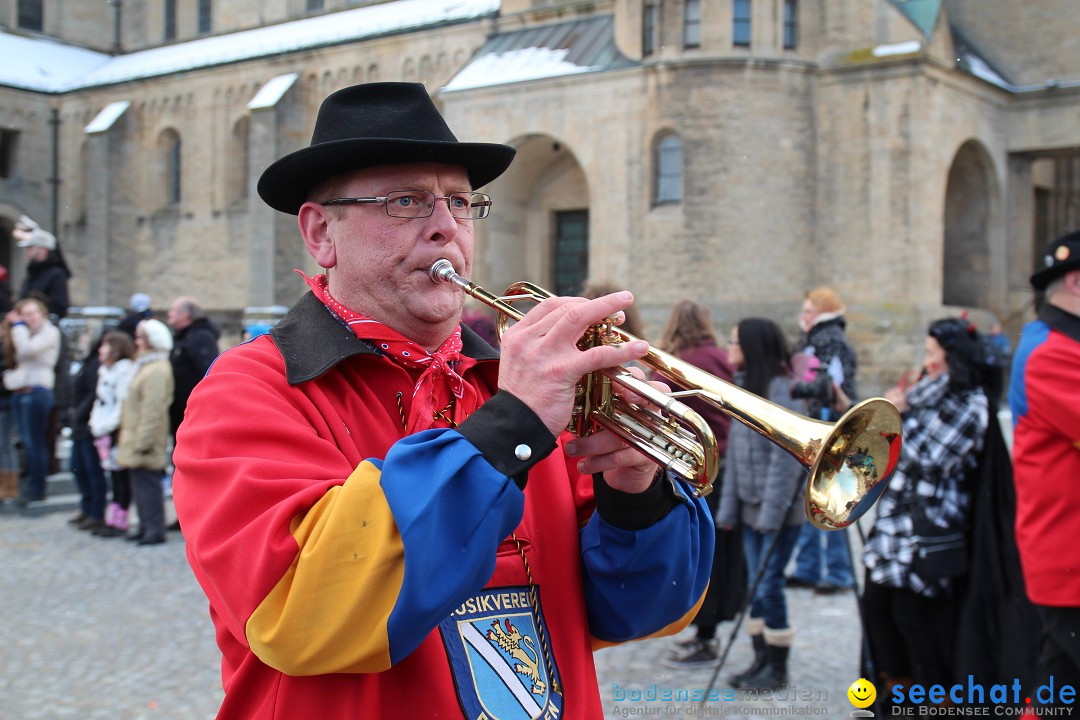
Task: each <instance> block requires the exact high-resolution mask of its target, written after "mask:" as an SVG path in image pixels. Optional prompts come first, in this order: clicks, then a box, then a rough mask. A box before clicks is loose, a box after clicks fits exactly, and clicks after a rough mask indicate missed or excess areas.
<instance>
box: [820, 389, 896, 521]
mask: <svg viewBox="0 0 1080 720" xmlns="http://www.w3.org/2000/svg"><path fill="white" fill-rule="evenodd" d="M899 457H900V417H899V413H898V412H897V410H896V407H895V406H894V405H893V404H892V403H890V402H889V401H888V400H885V399H883V398H871V399H870V400H865V401H863V402H861V403H859V404H858V405H856V406H855V407H853V408H851V409H850V410H848V412H847V413H845V414H844V416H843V417H842V418H840V420H839V421H838V422H837V423H836V424H835V425H834V426H833V427H832V430H831V431H830V432H829V433H828V434H827V435H826V436H825V437H824V439H823V440H822V442H821V449H820V451H819V452H817V457H816V459H815V460H814V461H813V464H812V465H811V467H810V477H809V479H808V480H807V483H806V493H805V497H804V506H805V507H804V509H805V511H806V517H807V519H808V520H809V521H810V522H811V523H812V524H813V525H814V526H816V527H819V528H821V529H822V530H838V529H840V528H844V527H847V526H848V525H850V524H852V523H853V522H855V521H856V520H858V519H859V518H860V517H862V516H863V515H865V514H866V512H867V511H868V510H869V509H870V508H871V507H873V505H874V503H876V502H877V500H878V498H879V497H881V493H882V492H884V490H885V488H886V487H887V485H888V479H889V476H890V475H891V474H892V471H893V469H894V468H895V467H896V461H897V459H898V458H899Z"/></svg>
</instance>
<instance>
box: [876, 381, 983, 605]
mask: <svg viewBox="0 0 1080 720" xmlns="http://www.w3.org/2000/svg"><path fill="white" fill-rule="evenodd" d="M907 399H908V403H909V405H910V406H911V408H910V409H909V410H908V411H907V412H906V413H904V430H903V432H904V441H903V446H902V448H901V452H900V460H899V461H898V463H897V467H896V472H895V473H894V474H893V477H892V480H890V481H889V487H888V488H887V489H886V490H885V492H884V493H883V494H882V496H881V500H879V501H878V505H877V513H878V514H877V520H876V521H875V523H874V527H873V529H872V530H871V531H870V537H869V539H868V540H867V544H866V550H865V552H864V554H863V562H864V563H865V564H866V567H867V568H868V571H869V577H870V579H871V580H872V581H873V582H876V583H878V584H879V585H885V586H888V587H896V588H900V587H906V588H908V589H910V590H913V591H915V592H917V593H919V594H921V595H925V596H927V597H941V596H943V595H945V594H947V593H948V591H949V581H948V580H937V581H932V582H931V581H927V580H924V579H923V578H921V577H919V576H918V575H917V574H916V573H915V572H913V571H912V569H911V561H912V556H913V555H914V550H915V547H914V539H913V536H914V527H913V523H912V516H911V508H912V507H913V505H912V503H914V502H919V503H921V505H922V512H923V514H924V515H925V516H926V518H927V519H928V520H930V521H931V522H933V523H934V524H935V525H939V526H941V527H945V528H962V527H964V525H965V523H966V521H967V513H968V507H969V506H970V505H971V496H972V494H973V491H974V488H971V487H968V484H967V480H966V478H967V476H968V473H969V471H970V470H972V469H973V468H974V467H975V465H976V463H977V461H978V455H979V451H980V450H982V445H983V438H984V436H985V435H986V427H987V423H988V422H989V409H988V404H987V399H986V395H985V393H983V391H982V389H979V388H976V389H973V390H965V391H962V392H959V393H957V392H952V391H950V390H949V376H948V375H942V376H941V377H939V378H937V379H936V380H931V379H930V378H929V377H926V378H923V379H922V380H920V381H919V382H918V383H916V384H915V386H914V387H912V388H911V390H910V391H909V392H908V396H907ZM913 484H914V487H912V485H913ZM912 491H914V492H912Z"/></svg>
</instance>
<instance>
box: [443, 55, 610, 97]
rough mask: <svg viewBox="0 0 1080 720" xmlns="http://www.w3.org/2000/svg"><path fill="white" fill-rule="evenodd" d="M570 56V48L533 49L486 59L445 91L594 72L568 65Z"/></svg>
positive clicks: (469, 68) (479, 60) (474, 65)
mask: <svg viewBox="0 0 1080 720" xmlns="http://www.w3.org/2000/svg"><path fill="white" fill-rule="evenodd" d="M568 54H570V51H569V50H568V49H566V48H563V49H560V50H553V49H551V48H541V47H531V48H521V49H520V50H510V51H509V52H504V53H491V54H490V55H484V56H482V57H479V58H477V59H476V60H475V61H473V62H471V63H469V65H468V66H467V67H465V68H464V69H463V70H462V71H461V72H460V73H458V74H457V75H456V76H454V79H453V80H451V81H450V82H449V83H448V84H447V85H446V86H445V87H443V90H446V91H453V90H465V89H467V88H475V87H487V86H490V85H505V84H506V83H512V82H522V81H524V80H539V79H540V78H548V77H557V76H560V75H573V74H574V73H583V72H588V71H589V70H591V69H592V68H589V67H582V66H580V65H575V64H573V63H569V62H566V56H567V55H568Z"/></svg>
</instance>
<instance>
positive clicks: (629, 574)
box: [173, 295, 713, 720]
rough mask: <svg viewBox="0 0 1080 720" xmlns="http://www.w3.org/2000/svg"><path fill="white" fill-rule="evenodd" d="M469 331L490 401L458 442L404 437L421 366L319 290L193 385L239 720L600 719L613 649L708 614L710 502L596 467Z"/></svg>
mask: <svg viewBox="0 0 1080 720" xmlns="http://www.w3.org/2000/svg"><path fill="white" fill-rule="evenodd" d="M463 334H464V339H465V350H464V352H465V353H466V354H468V355H470V356H472V357H476V358H477V360H478V362H477V364H476V365H475V366H474V367H473V368H472V369H471V370H470V371H468V372H466V374H465V380H466V382H469V383H471V384H472V385H473V386H474V387H475V388H476V389H477V390H478V391H479V392H480V394H481V397H483V398H484V399H485V400H486V402H484V404H483V405H482V406H481V407H480V408H479V409H478V410H477V411H476V412H474V413H473V414H472V415H471V416H470V417H469V418H468V419H467V420H466V421H464V422H463V423H462V424H461V425H460V426H459V427H458V428H457V429H455V430H450V429H433V430H427V431H424V432H420V433H417V434H414V435H408V436H406V435H405V433H404V430H403V428H402V421H401V417H402V412H404V415H405V416H406V417H407V416H408V410H409V408H408V402H409V399H410V398H411V396H412V388H413V384H414V382H415V379H416V377H415V375H412V374H410V371H407V370H406V369H404V368H402V367H400V366H398V365H396V364H395V363H394V362H392V361H391V360H389V359H388V358H386V357H383V356H382V355H380V354H378V353H377V352H375V351H374V349H373V348H372V347H371V346H370V345H368V344H367V343H365V342H363V341H361V340H358V339H357V338H356V337H355V336H353V334H352V332H351V331H350V330H349V329H347V328H346V327H345V326H344V325H342V324H341V323H340V322H339V321H338V320H337V319H336V318H335V317H334V316H332V315H331V314H330V313H329V312H328V311H327V310H326V309H325V308H324V307H323V305H322V304H321V303H320V302H319V301H318V300H317V299H315V298H314V296H311V295H306V296H305V297H304V298H303V299H302V300H301V301H300V302H299V303H298V304H297V306H296V307H294V308H293V310H291V311H290V313H289V314H288V315H287V316H286V317H285V318H284V319H283V320H282V322H281V323H279V325H278V326H277V327H276V328H275V329H274V331H273V332H272V333H271V334H270V335H264V336H261V337H259V338H256V339H255V340H252V341H251V342H249V343H246V344H244V345H241V346H238V347H236V348H233V349H232V350H229V351H227V352H226V353H224V354H223V355H222V356H221V357H219V358H218V360H217V361H216V362H215V364H214V366H213V367H212V368H211V370H210V372H209V373H208V374H207V377H206V378H205V379H204V380H203V381H201V382H200V383H199V384H198V386H197V387H196V389H195V391H194V393H193V394H192V396H191V399H190V401H189V403H188V407H187V413H186V415H185V418H184V421H183V423H182V425H181V426H180V430H179V432H178V436H177V445H176V450H175V453H174V463H175V466H176V473H175V475H174V479H173V483H174V485H173V487H174V500H175V502H176V508H177V513H178V516H179V518H180V521H181V524H182V526H183V528H184V537H185V540H186V542H187V553H188V558H189V561H190V563H191V566H192V569H193V570H194V572H195V576H196V577H197V579H198V581H199V583H200V584H201V585H202V587H203V590H204V591H205V592H206V594H207V596H208V598H209V600H210V613H211V616H212V618H213V621H214V624H215V626H216V629H217V640H218V645H219V646H220V648H221V650H222V654H223V662H222V679H223V684H224V688H225V701H224V703H223V705H222V708H221V711H220V714H219V718H230V719H232V718H256V717H257V718H270V717H273V718H319V720H333V719H335V718H388V717H403V718H404V717H407V718H469V719H470V720H472V719H473V718H477V717H488V718H530V717H544V718H595V717H598V716H600V715H601V714H602V713H603V710H602V705H601V702H600V696H599V692H598V687H597V681H596V673H595V668H594V666H593V661H592V650H593V649H594V648H595V647H598V646H600V645H602V644H604V643H612V642H621V641H625V640H628V639H632V638H637V637H642V636H645V635H649V634H652V633H659V632H664V631H668V632H671V631H674V630H677V629H678V628H679V627H681V626H682V625H684V624H685V623H686V622H688V621H689V619H690V618H691V617H692V616H693V612H694V608H695V606H696V604H697V603H698V602H699V601H700V599H701V598H702V596H703V593H704V591H705V587H706V584H707V582H708V576H709V570H710V567H711V558H712V542H713V524H712V518H711V517H710V516H709V513H708V510H707V508H706V507H705V503H704V502H703V501H701V500H697V499H693V498H691V497H689V494H688V492H687V490H686V488H685V487H683V486H682V485H681V483H675V482H670V481H666V480H665V481H662V482H660V483H658V484H656V485H654V487H653V488H651V489H650V490H648V491H646V492H645V493H642V494H641V495H629V494H624V493H619V492H617V491H614V490H612V489H611V488H609V487H608V486H607V485H606V484H605V483H604V482H603V481H602V479H595V480H594V479H593V478H591V477H587V476H582V475H580V473H578V472H577V471H576V470H575V469H574V461H573V460H571V459H568V458H566V457H564V453H563V452H562V451H561V439H560V440H559V441H557V440H556V439H555V438H552V437H551V434H550V433H549V432H548V431H547V430H546V429H545V428H544V426H543V424H542V423H540V421H539V419H538V418H537V417H536V416H535V414H533V413H532V411H531V410H529V409H528V408H527V407H526V406H525V405H524V404H522V403H521V402H520V401H518V400H517V399H516V398H514V397H513V396H511V395H508V394H507V393H498V394H496V389H497V384H496V380H497V370H498V363H497V356H496V354H495V352H494V351H493V350H492V349H491V348H490V347H489V346H487V345H486V344H485V343H483V342H482V341H480V340H479V338H477V337H476V336H475V334H473V333H471V331H467V330H466V331H464V333H463ZM399 393H400V394H401V400H400V401H399V400H398V394H399ZM399 402H401V403H404V404H405V407H404V408H402V407H400V406H399ZM520 445H527V446H529V447H530V448H531V449H532V454H531V457H528V458H527V459H525V460H521V459H518V455H524V453H519V452H515V448H518V447H519V446H520ZM532 589H535V590H536V594H535V597H534V596H533V593H532V592H531V590H532Z"/></svg>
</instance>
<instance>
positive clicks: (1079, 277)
mask: <svg viewBox="0 0 1080 720" xmlns="http://www.w3.org/2000/svg"><path fill="white" fill-rule="evenodd" d="M1065 287H1066V288H1068V289H1069V292H1071V293H1072V294H1073V295H1077V296H1080V270H1070V271H1069V272H1067V273H1065Z"/></svg>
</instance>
